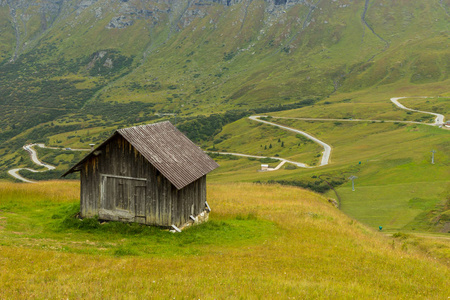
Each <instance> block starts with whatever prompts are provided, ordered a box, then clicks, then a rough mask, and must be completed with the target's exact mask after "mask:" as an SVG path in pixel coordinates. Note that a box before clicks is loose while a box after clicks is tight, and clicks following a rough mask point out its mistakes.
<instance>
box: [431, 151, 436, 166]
mask: <svg viewBox="0 0 450 300" xmlns="http://www.w3.org/2000/svg"><path fill="white" fill-rule="evenodd" d="M435 153H436V150H431V163H432V164H433V165H434V154H435Z"/></svg>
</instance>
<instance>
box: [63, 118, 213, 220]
mask: <svg viewBox="0 0 450 300" xmlns="http://www.w3.org/2000/svg"><path fill="white" fill-rule="evenodd" d="M217 167H218V165H217V163H216V162H215V161H214V160H212V159H211V158H210V157H209V156H208V155H206V154H205V153H204V152H203V151H202V150H201V149H200V148H199V147H197V146H196V145H195V144H194V143H193V142H192V141H191V140H189V139H188V138H187V137H186V136H185V135H184V134H183V133H181V132H180V131H179V130H178V129H176V128H175V126H173V125H172V124H171V123H170V122H168V121H167V122H161V123H156V124H150V125H144V126H136V127H131V128H125V129H119V130H117V131H116V132H115V133H114V134H113V135H112V136H111V137H110V138H108V139H107V140H106V141H105V142H104V143H102V144H101V145H100V146H99V147H97V148H96V149H94V150H92V151H91V152H90V153H89V154H88V155H87V156H86V157H85V158H83V159H82V160H81V161H80V162H79V163H77V164H76V165H75V166H73V167H72V168H71V169H70V170H68V171H67V172H66V173H65V174H64V175H63V176H66V175H67V174H70V173H72V172H77V171H79V172H80V177H81V216H82V217H83V218H84V217H87V218H89V217H94V216H98V217H99V218H100V219H102V220H118V221H125V222H138V223H142V224H148V225H157V226H164V227H168V226H171V225H175V226H181V225H183V224H186V223H187V222H189V220H190V219H192V217H194V218H195V217H196V216H198V215H199V214H201V213H202V212H203V211H204V210H205V203H206V174H207V173H209V172H211V171H212V170H214V169H215V168H217ZM191 216H192V217H191Z"/></svg>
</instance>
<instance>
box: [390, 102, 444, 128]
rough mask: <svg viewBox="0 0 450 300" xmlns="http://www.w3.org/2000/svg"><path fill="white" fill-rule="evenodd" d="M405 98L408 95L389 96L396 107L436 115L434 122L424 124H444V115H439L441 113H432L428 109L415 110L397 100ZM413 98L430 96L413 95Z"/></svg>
mask: <svg viewBox="0 0 450 300" xmlns="http://www.w3.org/2000/svg"><path fill="white" fill-rule="evenodd" d="M405 98H409V97H396V98H391V101H392V103H394V104H395V105H396V106H397V107H398V108H401V109H405V110H410V111H415V112H419V113H423V114H429V115H433V116H436V119H434V123H433V124H426V125H433V126H442V125H443V124H444V120H445V117H444V116H443V115H441V114H437V113H433V112H429V111H423V110H417V109H412V108H408V107H406V106H404V105H403V104H401V103H400V102H398V100H399V99H405ZM414 98H431V97H414ZM421 124H424V123H421Z"/></svg>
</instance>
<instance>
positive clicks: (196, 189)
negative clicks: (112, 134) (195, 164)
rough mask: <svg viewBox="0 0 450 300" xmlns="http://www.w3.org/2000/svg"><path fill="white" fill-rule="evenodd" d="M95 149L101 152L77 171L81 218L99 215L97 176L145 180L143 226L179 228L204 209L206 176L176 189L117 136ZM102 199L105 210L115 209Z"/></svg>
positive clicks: (99, 196)
mask: <svg viewBox="0 0 450 300" xmlns="http://www.w3.org/2000/svg"><path fill="white" fill-rule="evenodd" d="M99 150H100V151H101V153H99V155H98V156H93V157H91V158H90V159H89V160H87V161H86V163H85V164H84V165H83V168H82V170H81V195H80V196H81V216H82V217H94V216H95V215H98V214H99V209H100V208H101V207H100V206H101V204H100V199H101V189H100V187H101V180H102V176H101V174H106V175H116V176H126V177H132V178H146V179H147V184H146V198H145V201H146V203H145V208H146V219H145V223H146V224H149V225H158V226H171V225H172V224H175V225H177V226H180V225H182V224H184V223H186V222H187V221H189V216H190V215H194V216H196V215H198V214H200V213H201V212H202V211H203V210H204V207H205V201H206V175H205V176H203V177H201V178H199V179H198V180H196V181H194V182H192V183H191V184H189V185H188V186H186V187H184V188H183V189H181V190H177V189H176V188H175V186H173V185H172V184H171V183H170V182H169V181H168V180H167V179H166V178H165V177H164V176H162V174H161V173H160V172H159V171H158V170H157V169H156V168H155V167H153V166H152V165H151V164H150V163H149V162H148V161H147V160H146V159H145V158H144V157H143V156H142V155H141V154H140V153H138V152H137V151H136V150H135V149H134V148H133V146H132V145H131V144H129V143H128V142H127V141H126V140H125V139H124V138H122V137H121V136H119V135H118V136H117V137H116V138H113V139H111V141H110V142H109V143H108V144H107V145H105V146H104V147H102V149H99ZM108 194H110V195H113V194H114V193H108ZM110 197H111V198H113V196H110ZM105 200H106V201H108V203H107V204H106V205H107V207H108V208H111V207H114V206H115V199H105ZM114 219H116V218H114Z"/></svg>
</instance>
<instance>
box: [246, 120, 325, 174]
mask: <svg viewBox="0 0 450 300" xmlns="http://www.w3.org/2000/svg"><path fill="white" fill-rule="evenodd" d="M260 117H263V116H250V117H249V119H250V120H253V121H257V122H261V123H265V124H269V125H272V126H276V127H279V128H281V129H284V130H288V131H292V132H295V133H298V134H301V135H303V136H305V137H306V138H308V139H310V140H312V141H314V142H316V143H317V144H319V145H321V146H322V147H323V149H324V151H323V152H322V159H321V161H320V165H319V166H325V165H328V163H329V162H330V156H331V146H330V145H328V144H326V143H324V142H322V141H321V140H319V139H318V138H315V137H313V136H312V135H310V134H308V133H306V132H304V131H301V130H298V129H294V128H290V127H287V126H283V125H279V124H276V123H272V122H269V121H264V120H261V119H259V118H260Z"/></svg>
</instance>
